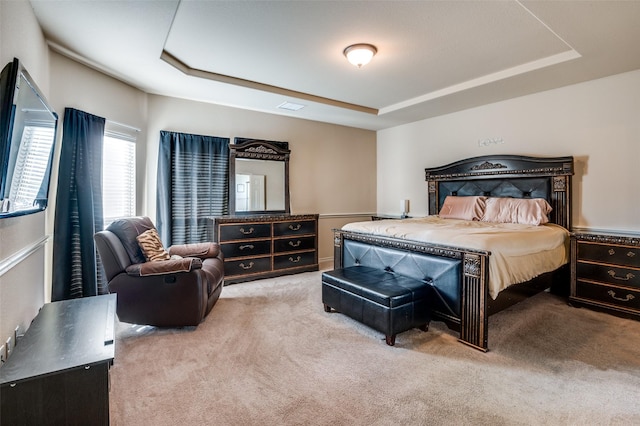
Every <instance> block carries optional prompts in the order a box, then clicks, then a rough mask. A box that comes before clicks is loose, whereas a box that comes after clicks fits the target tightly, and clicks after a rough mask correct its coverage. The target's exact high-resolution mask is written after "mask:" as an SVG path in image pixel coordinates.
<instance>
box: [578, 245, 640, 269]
mask: <svg viewBox="0 0 640 426" xmlns="http://www.w3.org/2000/svg"><path fill="white" fill-rule="evenodd" d="M578 259H582V260H592V261H594V262H604V263H613V264H616V265H624V266H636V267H640V248H638V247H625V246H618V245H613V244H598V243H586V242H580V243H579V244H578Z"/></svg>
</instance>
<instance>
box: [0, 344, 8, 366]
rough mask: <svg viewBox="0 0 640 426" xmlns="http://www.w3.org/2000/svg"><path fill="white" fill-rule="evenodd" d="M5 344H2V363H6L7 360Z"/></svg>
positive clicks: (0, 359)
mask: <svg viewBox="0 0 640 426" xmlns="http://www.w3.org/2000/svg"><path fill="white" fill-rule="evenodd" d="M5 348H6V347H5V345H2V346H0V364H4V362H5V361H6V360H7V354H6V353H5Z"/></svg>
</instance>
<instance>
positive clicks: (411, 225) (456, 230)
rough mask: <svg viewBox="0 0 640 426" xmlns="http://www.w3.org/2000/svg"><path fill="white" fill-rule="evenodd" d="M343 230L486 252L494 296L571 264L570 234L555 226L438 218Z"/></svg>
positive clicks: (352, 226)
mask: <svg viewBox="0 0 640 426" xmlns="http://www.w3.org/2000/svg"><path fill="white" fill-rule="evenodd" d="M342 229H343V230H346V231H353V232H362V233H367V234H375V235H383V236H387V237H395V238H402V239H407V240H414V241H421V242H428V243H434V244H441V245H447V246H453V247H460V248H471V249H477V250H487V251H490V252H491V256H489V295H490V296H491V297H492V298H493V299H495V298H496V297H498V293H499V292H500V291H502V290H503V289H505V288H506V287H508V286H509V285H511V284H517V283H521V282H525V281H528V280H530V279H532V278H535V277H536V276H538V275H540V274H543V273H545V272H549V271H553V270H555V269H557V268H559V267H560V266H562V265H564V264H565V263H567V262H568V261H569V232H568V231H567V230H566V229H565V228H563V227H561V226H559V225H555V224H545V225H539V226H533V225H522V224H515V223H490V222H479V221H467V220H458V219H441V218H440V217H438V216H436V215H433V216H427V217H423V218H415V219H403V220H376V221H370V222H354V223H349V224H347V225H344V226H343V227H342Z"/></svg>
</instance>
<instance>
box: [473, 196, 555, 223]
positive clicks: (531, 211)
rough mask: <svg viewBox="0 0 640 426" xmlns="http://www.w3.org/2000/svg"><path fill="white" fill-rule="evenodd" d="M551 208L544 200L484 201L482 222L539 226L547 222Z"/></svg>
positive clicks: (494, 199)
mask: <svg viewBox="0 0 640 426" xmlns="http://www.w3.org/2000/svg"><path fill="white" fill-rule="evenodd" d="M551 210H553V209H552V208H551V206H550V205H549V203H547V200H545V199H544V198H500V197H490V198H487V200H486V207H485V211H484V216H483V217H482V221H483V222H495V223H522V224H526V225H541V224H543V223H547V222H549V217H548V216H547V215H548V214H549V213H551Z"/></svg>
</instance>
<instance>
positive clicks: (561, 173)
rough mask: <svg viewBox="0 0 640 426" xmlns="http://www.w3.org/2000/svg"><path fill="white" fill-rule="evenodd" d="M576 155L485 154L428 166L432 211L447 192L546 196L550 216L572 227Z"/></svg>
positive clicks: (463, 194)
mask: <svg viewBox="0 0 640 426" xmlns="http://www.w3.org/2000/svg"><path fill="white" fill-rule="evenodd" d="M571 176H573V157H549V158H546V157H525V156H520V155H486V156H481V157H473V158H467V159H465V160H460V161H456V162H454V163H451V164H447V165H445V166H440V167H432V168H426V169H425V177H426V181H427V187H428V197H429V212H428V214H437V213H438V212H439V211H440V207H441V206H442V203H443V202H444V199H445V198H446V197H447V195H457V196H471V195H485V196H491V197H513V198H544V199H546V200H547V201H548V202H549V204H551V207H553V211H552V212H551V215H550V217H549V220H550V221H551V222H552V223H556V224H558V225H561V226H563V227H565V228H566V229H571Z"/></svg>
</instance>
